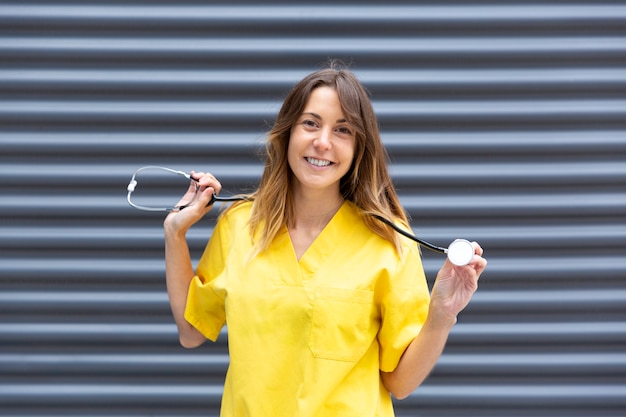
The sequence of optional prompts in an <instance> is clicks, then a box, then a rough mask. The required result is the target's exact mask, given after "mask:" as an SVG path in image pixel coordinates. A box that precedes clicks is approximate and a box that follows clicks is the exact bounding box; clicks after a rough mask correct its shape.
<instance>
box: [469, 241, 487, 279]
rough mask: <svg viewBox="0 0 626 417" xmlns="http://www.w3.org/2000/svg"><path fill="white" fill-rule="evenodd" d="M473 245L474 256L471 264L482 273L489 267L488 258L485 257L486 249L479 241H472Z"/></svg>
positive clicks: (478, 272)
mask: <svg viewBox="0 0 626 417" xmlns="http://www.w3.org/2000/svg"><path fill="white" fill-rule="evenodd" d="M472 246H474V258H473V259H472V261H471V262H470V265H471V266H472V267H473V268H474V270H476V272H477V274H478V275H480V274H481V273H482V272H483V271H484V270H485V268H486V267H487V260H486V259H485V258H483V254H484V250H483V248H482V247H481V246H480V245H479V244H478V243H477V242H472Z"/></svg>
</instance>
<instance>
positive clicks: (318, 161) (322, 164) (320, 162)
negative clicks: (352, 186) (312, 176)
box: [304, 156, 332, 167]
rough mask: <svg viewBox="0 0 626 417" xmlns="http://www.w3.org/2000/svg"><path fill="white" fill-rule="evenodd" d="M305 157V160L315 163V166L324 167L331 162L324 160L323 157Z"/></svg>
mask: <svg viewBox="0 0 626 417" xmlns="http://www.w3.org/2000/svg"><path fill="white" fill-rule="evenodd" d="M304 159H306V161H307V162H308V163H309V164H311V165H315V166H316V167H326V166H328V165H331V164H332V162H330V161H327V160H324V159H315V158H310V157H308V156H307V157H306V158H304Z"/></svg>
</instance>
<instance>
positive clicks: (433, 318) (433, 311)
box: [426, 301, 457, 331]
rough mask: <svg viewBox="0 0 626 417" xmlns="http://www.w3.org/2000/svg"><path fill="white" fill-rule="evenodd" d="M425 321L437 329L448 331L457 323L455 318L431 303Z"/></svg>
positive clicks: (454, 315)
mask: <svg viewBox="0 0 626 417" xmlns="http://www.w3.org/2000/svg"><path fill="white" fill-rule="evenodd" d="M426 321H427V322H429V323H430V324H431V325H433V326H435V327H437V328H441V329H446V330H448V331H450V330H451V329H452V328H453V327H454V325H455V324H456V322H457V316H456V314H450V313H449V312H448V311H447V310H446V309H444V308H441V306H439V305H437V303H433V302H432V301H431V303H430V306H429V308H428V317H427V318H426Z"/></svg>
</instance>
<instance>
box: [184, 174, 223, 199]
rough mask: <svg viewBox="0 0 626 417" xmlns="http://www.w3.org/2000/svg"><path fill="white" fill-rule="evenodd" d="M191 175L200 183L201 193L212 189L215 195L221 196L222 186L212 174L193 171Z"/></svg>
mask: <svg viewBox="0 0 626 417" xmlns="http://www.w3.org/2000/svg"><path fill="white" fill-rule="evenodd" d="M190 175H191V178H193V179H194V180H195V181H196V182H197V183H198V186H199V189H198V191H200V192H203V191H204V190H206V189H207V188H211V189H212V191H213V192H214V193H215V194H219V193H220V191H221V190H222V184H220V182H219V181H218V180H217V178H215V177H214V176H213V175H212V174H211V173H208V172H206V173H205V172H195V171H191V174H190Z"/></svg>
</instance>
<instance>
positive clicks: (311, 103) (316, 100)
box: [303, 86, 343, 115]
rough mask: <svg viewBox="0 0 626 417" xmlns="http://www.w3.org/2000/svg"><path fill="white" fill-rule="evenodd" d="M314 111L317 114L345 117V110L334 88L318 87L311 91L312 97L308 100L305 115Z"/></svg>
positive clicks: (304, 110)
mask: <svg viewBox="0 0 626 417" xmlns="http://www.w3.org/2000/svg"><path fill="white" fill-rule="evenodd" d="M312 111H314V112H315V113H316V114H321V113H320V112H323V113H324V114H329V113H333V114H335V115H336V114H341V115H343V110H342V106H341V102H340V100H339V95H338V94H337V91H335V89H334V88H331V87H327V86H323V87H318V88H316V89H314V90H313V91H311V95H310V96H309V99H308V100H307V102H306V104H305V106H304V109H303V113H307V112H312Z"/></svg>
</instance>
